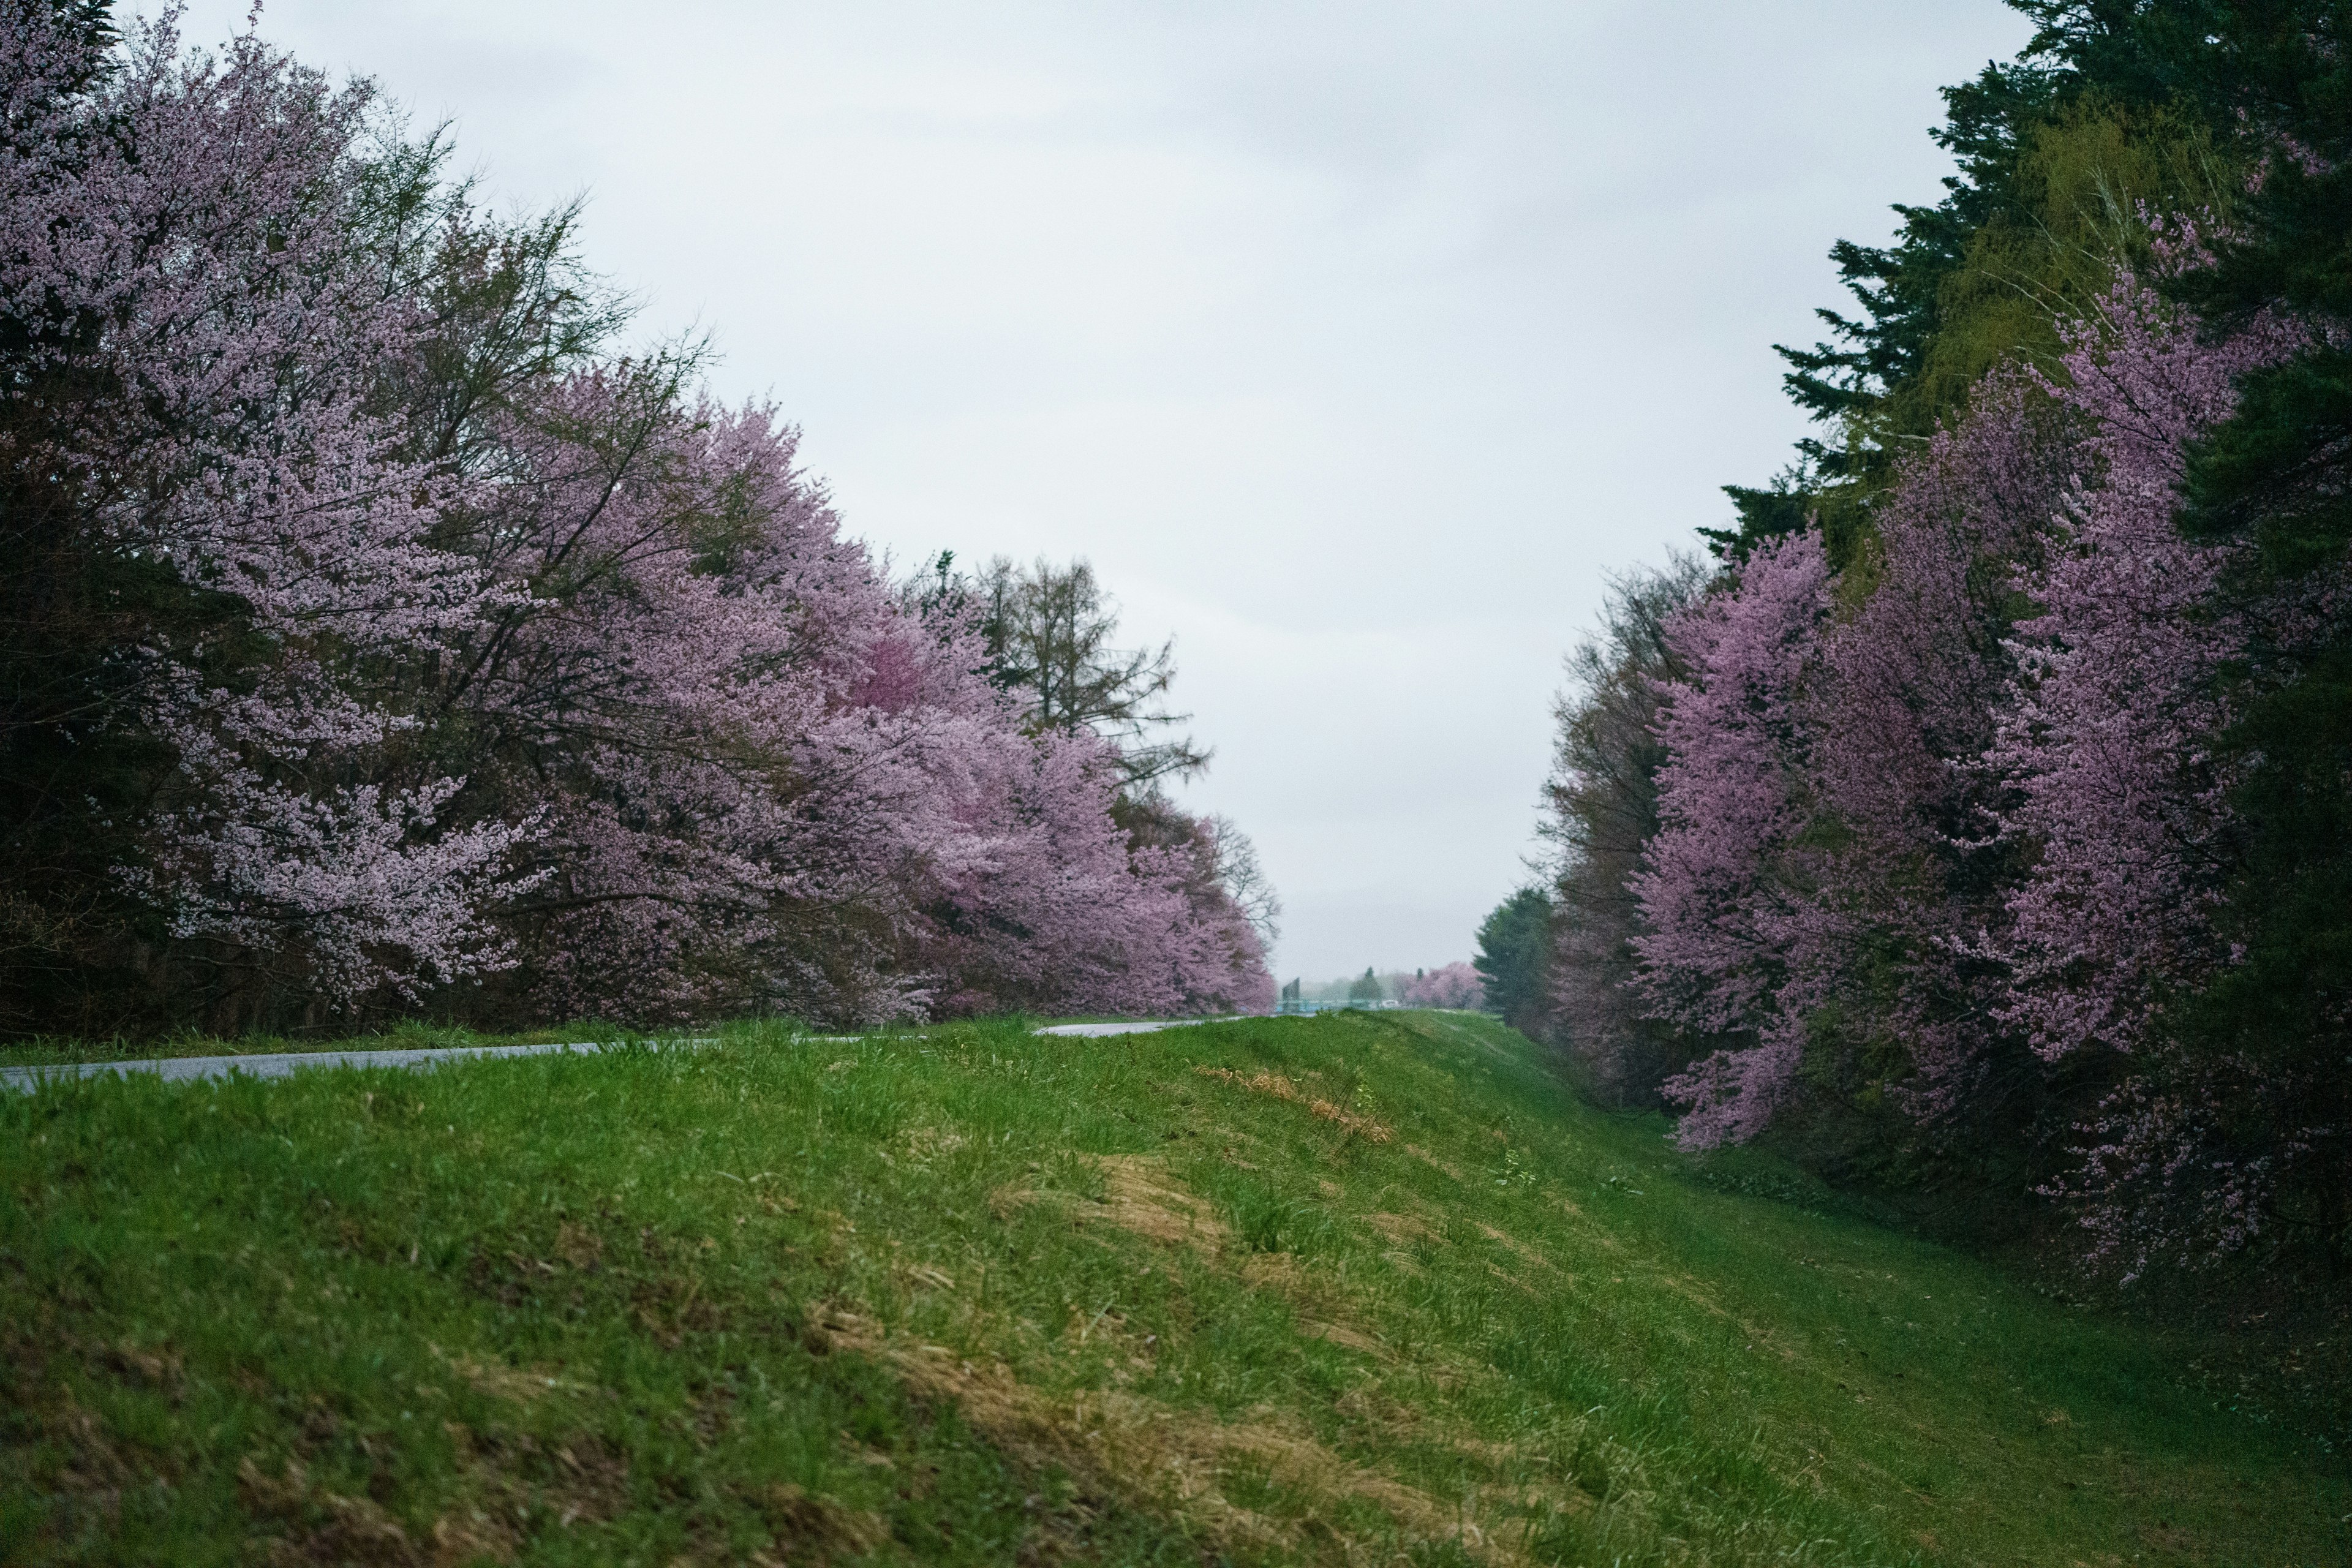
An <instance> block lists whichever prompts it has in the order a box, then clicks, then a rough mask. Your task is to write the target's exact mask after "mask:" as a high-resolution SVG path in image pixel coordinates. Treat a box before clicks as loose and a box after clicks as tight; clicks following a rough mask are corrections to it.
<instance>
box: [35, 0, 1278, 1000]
mask: <svg viewBox="0 0 2352 1568" xmlns="http://www.w3.org/2000/svg"><path fill="white" fill-rule="evenodd" d="M0 104H5V120H0V551H5V568H0V570H5V605H0V826H5V833H6V847H5V854H0V1030H4V1031H5V1032H9V1033H16V1034H23V1033H26V1032H53V1033H99V1034H115V1033H132V1034H136V1033H143V1032H149V1031H153V1030H159V1029H166V1028H174V1027H202V1028H209V1029H215V1030H232V1029H243V1028H271V1029H292V1028H302V1027H326V1026H334V1027H349V1026H356V1025H364V1024H366V1023H368V1022H369V1021H370V1020H372V1019H375V1018H381V1017H384V1016H392V1015H397V1014H402V1013H410V1012H424V1013H429V1014H432V1015H434V1016H441V1017H446V1018H450V1019H453V1020H456V1021H459V1022H466V1023H474V1024H479V1025H484V1026H499V1025H514V1024H521V1023H528V1022H534V1021H539V1020H544V1019H551V1018H558V1017H568V1016H583V1015H594V1016H604V1017H607V1018H613V1019H616V1020H624V1021H628V1022H635V1023H656V1022H662V1021H669V1020H677V1019H683V1018H689V1017H695V1016H709V1015H713V1014H719V1013H737V1012H763V1013H783V1014H791V1015H795V1016H803V1017H809V1018H814V1019H824V1020H830V1021H839V1022H851V1021H864V1022H871V1021H875V1020H879V1019H885V1018H889V1017H894V1016H907V1015H910V1014H923V1013H940V1012H978V1011H987V1010H997V1009H1006V1008H1014V1007H1025V1008H1033V1009H1041V1010H1056V1011H1088V1012H1133V1013H1160V1012H1173V1011H1190V1010H1202V1009H1208V1010H1220V1011H1223V1010H1233V1009H1259V1008H1263V1007H1265V1006H1266V1005H1270V1003H1271V1001H1272V989H1273V988H1272V984H1271V981H1270V980H1269V978H1268V977H1267V974H1266V973H1265V964H1264V962H1263V955H1264V943H1265V935H1266V934H1267V933H1268V931H1269V930H1270V921H1271V920H1272V916H1273V913H1274V910H1273V903H1272V900H1271V897H1270V895H1268V894H1267V892H1266V891H1265V888H1264V887H1263V885H1262V881H1261V879H1259V878H1258V877H1257V875H1256V870H1255V861H1254V859H1253V858H1252V857H1251V855H1250V852H1249V847H1248V845H1247V842H1246V841H1245V840H1244V839H1243V838H1242V837H1240V836H1239V835H1238V834H1237V833H1236V832H1234V829H1233V828H1232V826H1230V825H1229V824H1226V823H1223V822H1221V821H1217V820H1204V819H1201V818H1198V817H1194V816H1189V815H1187V814H1186V813H1184V812H1181V811H1180V810H1178V809H1177V808H1176V807H1175V806H1174V805H1171V803H1170V801H1169V800H1168V798H1167V797H1166V796H1165V795H1164V794H1162V793H1161V791H1160V789H1159V787H1158V781H1159V780H1160V779H1162V778H1164V777H1166V776H1169V775H1171V774H1177V773H1185V772H1188V771H1191V770H1193V769H1196V768H1198V767H1199V766H1200V765H1201V764H1202V763H1203V762H1204V761H1205V760H1206V757H1205V753H1203V752H1200V751H1199V750H1197V749H1196V748H1194V747H1193V746H1192V743H1191V742H1190V741H1189V740H1183V741H1170V740H1165V739H1161V738H1160V737H1161V736H1163V735H1164V734H1165V733H1166V732H1167V728H1168V726H1169V725H1170V724H1171V723H1172V722H1174V721H1175V720H1176V718H1177V716H1175V715H1171V714H1167V713H1165V712H1164V711H1162V710H1160V706H1159V704H1160V700H1161V698H1162V696H1163V694H1164V693H1165V691H1166V689H1167V686H1168V682H1169V680H1170V679H1171V677H1172V666H1171V663H1170V659H1169V650H1168V649H1166V648H1164V647H1163V648H1160V649H1159V650H1156V651H1154V650H1144V651H1143V652H1140V653H1137V652H1129V651H1123V650H1121V649H1118V648H1117V647H1113V646H1112V638H1113V634H1114V630H1115V625H1116V622H1115V618H1114V616H1112V614H1111V612H1110V610H1109V608H1108V605H1107V602H1106V601H1105V599H1104V597H1103V595H1102V594H1101V592H1100V590H1099V589H1098V588H1097V585H1096V584H1095V582H1094V579H1093V577H1092V575H1091V574H1090V573H1088V572H1087V570H1086V569H1085V567H1084V565H1083V563H1080V564H1079V565H1078V566H1076V567H1074V568H1068V567H1054V566H1047V565H1040V566H1037V567H1034V568H1027V569H1016V568H1014V567H1013V566H1010V565H1008V564H1005V563H998V564H996V565H995V566H993V567H992V568H990V569H988V570H986V571H984V572H982V574H979V575H978V576H977V577H968V576H965V575H963V574H958V573H956V572H955V571H954V570H953V569H952V563H951V561H950V559H949V558H948V557H945V556H942V557H941V558H940V560H939V561H938V562H937V563H933V564H932V565H931V566H929V567H928V568H926V569H925V570H924V571H923V572H922V573H921V574H919V575H918V576H917V577H916V578H915V579H914V580H912V581H910V582H903V583H894V582H892V581H891V580H889V579H888V578H887V576H886V574H885V573H884V571H883V569H882V567H881V566H880V565H879V564H878V563H877V562H876V561H875V560H874V559H873V558H872V556H870V555H869V553H868V552H866V550H865V549H864V548H863V547H862V546H860V545H859V544H857V543H856V542H852V541H850V540H848V539H846V538H845V537H844V536H843V535H842V533H841V531H840V527H839V524H838V521H837V520H836V519H835V515H834V513H833V512H832V510H830V509H829V507H828V505H827V502H826V497H825V494H824V489H822V487H821V486H820V485H818V484H817V483H816V482H815V481H814V480H812V479H809V478H808V477H807V476H806V475H805V474H804V473H803V472H802V470H801V469H800V468H797V467H796V466H795V464H796V459H795V441H796V432H795V431H794V430H793V428H792V427H791V426H787V425H784V424H782V423H781V422H780V420H779V418H778V416H777V414H776V412H775V411H774V410H772V409H771V408H769V407H766V406H764V405H747V406H740V407H737V406H728V405H721V404H719V403H718V402H716V401H714V400H713V399H712V398H711V396H710V395H709V394H708V393H707V392H705V391H704V390H703V389H702V385H701V379H700V373H701V370H702V366H703V354H702V353H701V351H700V350H699V348H698V346H697V345H694V344H678V345H672V346H668V347H656V348H652V349H645V350H639V351H637V352H625V350H624V349H623V348H622V347H621V333H622V332H623V331H624V329H625V325H626V321H627V311H626V310H625V306H624V303H623V300H622V297H621V296H620V295H619V294H618V293H616V292H615V291H614V289H611V288H610V287H608V286H607V285H606V284H604V282H603V281H602V280H601V279H598V278H596V277H595V276H594V275H593V274H592V273H591V272H590V271H589V270H588V269H587V268H585V267H583V265H582V263H581V261H580V259H579V257H578V255H577V253H576V249H575V237H576V223H575V219H576V214H575V212H574V211H572V210H571V209H562V210H558V211H554V212H551V213H547V214H545V215H542V216H536V217H526V218H522V219H518V220H507V219H499V218H495V217H492V216H488V214H486V213H485V212H484V211H483V210H482V209H481V207H480V206H479V205H478V203H477V202H476V201H475V200H474V199H473V196H472V195H471V193H470V192H469V191H468V189H467V185H466V184H465V183H464V182H462V181H458V180H454V179H452V178H450V177H449V176H448V175H447V174H446V169H447V166H448V160H449V155H450V149H449V147H448V145H447V143H446V142H445V141H444V140H443V139H442V138H441V137H440V136H438V135H424V136H416V135H412V134H410V133H409V132H407V130H406V129H405V127H404V122H403V121H402V120H401V119H400V117H399V116H398V115H397V114H396V113H395V112H394V111H393V110H391V109H389V108H388V107H387V106H385V105H384V104H383V103H382V102H380V101H379V100H377V98H376V97H375V96H374V95H373V93H372V91H371V90H370V89H369V88H368V87H367V86H366V85H365V84H364V83H361V84H356V85H352V86H349V87H337V86H334V85H333V84H331V83H330V82H329V81H328V80H327V79H325V78H324V77H323V76H321V75H320V73H318V72H316V71H314V70H311V69H310V68H305V67H303V66H300V65H299V64H298V63H296V62H295V61H293V60H291V59H290V58H287V57H286V56H285V55H283V54H281V53H279V52H278V51H276V50H274V49H272V48H270V47H268V46H267V45H265V44H263V43H262V42H260V41H259V40H258V39H257V38H256V37H251V36H246V37H239V38H237V39H236V40H234V41H232V42H231V43H229V44H228V45H227V46H226V47H224V48H223V49H222V50H220V51H219V52H218V53H217V54H211V55H207V54H204V53H199V52H194V51H189V50H185V49H184V48H183V47H181V44H180V41H179V39H178V38H177V37H175V35H174V33H173V26H172V24H171V23H170V22H168V21H166V22H163V23H157V24H141V25H131V24H121V25H118V24H117V22H116V21H115V19H114V18H113V17H112V16H111V15H110V8H109V7H108V6H107V5H104V4H99V3H92V0H0Z"/></svg>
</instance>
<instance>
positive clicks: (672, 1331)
mask: <svg viewBox="0 0 2352 1568" xmlns="http://www.w3.org/2000/svg"><path fill="white" fill-rule="evenodd" d="M1660 1130H1661V1124H1660V1123H1658V1122H1657V1121H1654V1120H1651V1121H1628V1120H1625V1119H1621V1118H1611V1117H1606V1116H1602V1115H1600V1114H1598V1113H1596V1112H1593V1111H1591V1110H1588V1109H1586V1108H1584V1107H1582V1106H1581V1105H1580V1103H1579V1102H1578V1101H1576V1100H1574V1098H1573V1097H1572V1096H1571V1095H1570V1094H1569V1093H1568V1092H1566V1091H1565V1090H1564V1089H1562V1088H1561V1087H1560V1086H1559V1084H1558V1083H1557V1082H1556V1081H1555V1080H1554V1079H1552V1078H1550V1077H1549V1075H1548V1074H1547V1073H1546V1072H1545V1071H1544V1070H1543V1068H1542V1067H1541V1065H1540V1063H1539V1061H1538V1058H1537V1054H1536V1053H1535V1051H1534V1049H1533V1047H1529V1046H1528V1044H1527V1043H1526V1042H1525V1041H1524V1040H1522V1039H1520V1038H1519V1037H1517V1036H1515V1035H1512V1034H1510V1033H1508V1032H1507V1031H1504V1030H1502V1029H1500V1028H1498V1027H1496V1026H1493V1025H1490V1024H1488V1023H1486V1022H1485V1021H1483V1020H1480V1019H1476V1018H1471V1017H1466V1016H1457V1015H1436V1014H1403V1015H1363V1014H1342V1015H1327V1016H1323V1017H1319V1018H1315V1019H1261V1020H1252V1021H1246V1022H1241V1023H1234V1024H1227V1025H1218V1026H1208V1027H1202V1028H1193V1029H1180V1030H1171V1031H1167V1032H1164V1033H1160V1034H1154V1035H1144V1036H1134V1037H1123V1038H1117V1039H1110V1040H1071V1039H1058V1038H1037V1037H1031V1036H1029V1035H1027V1034H1025V1033H1024V1032H1023V1031H1022V1030H1021V1029H1020V1028H1018V1027H1016V1026H1011V1025H1003V1026H997V1025H988V1026H940V1027H936V1028H932V1029H929V1030H926V1031H923V1032H921V1033H919V1034H908V1035H901V1036H896V1037H872V1038H868V1039H863V1040H860V1041H857V1042H856V1043H854V1044H845V1043H825V1042H795V1041H793V1039H791V1038H790V1037H787V1036H785V1035H783V1034H782V1033H780V1032H772V1031H771V1032H762V1031H761V1030H758V1029H748V1028H747V1029H743V1030H740V1031H735V1032H731V1033H730V1034H729V1035H728V1036H727V1037H725V1039H724V1040H723V1042H722V1043H720V1044H718V1045H714V1046H709V1047H701V1048H697V1049H664V1050H656V1049H646V1050H641V1051H632V1052H626V1053H622V1054H618V1055H607V1056H599V1057H593V1058H531V1059H529V1060H524V1061H510V1062H496V1063H483V1064H470V1065H466V1066H461V1067H457V1068H448V1069H445V1070H440V1071H436V1072H432V1073H427V1074H404V1073H396V1072H388V1071H361V1070H341V1071H334V1072H320V1073H315V1074H309V1075H303V1076H300V1077H298V1078H295V1079H288V1080H280V1081H276V1082H268V1083H257V1082H253V1081H250V1080H239V1081H232V1082H228V1083H222V1084H198V1085H185V1086H166V1085H162V1084H158V1083H154V1082H152V1081H143V1082H142V1081H130V1082H120V1081H112V1080H108V1081H102V1082H94V1083H87V1084H72V1085H65V1086H60V1087H54V1088H51V1089H46V1090H44V1091H42V1092H41V1093H39V1094H38V1095H37V1096H27V1095H16V1096H7V1097H0V1559H5V1560H6V1561H9V1562H16V1563H66V1562H137V1563H256V1562H259V1563H311V1562H316V1563H340V1562H353V1563H384V1564H408V1563H420V1564H421V1563H448V1564H455V1563H469V1562H490V1563H647V1564H670V1563H681V1562H682V1563H729V1562H733V1563H758V1564H765V1563H786V1562H791V1563H804V1562H814V1561H833V1562H853V1561H867V1560H870V1561H875V1562H942V1563H983V1562H986V1563H996V1562H1020V1563H1033V1562H1034V1563H1048V1562H1064V1561H1076V1562H1095V1561H1102V1562H1137V1563H1197V1562H1233V1563H1287V1562H1310V1563H1396V1562H1406V1563H1551V1562H1561V1563H1708V1564H1716V1563H1823V1564H1832V1563H2037V1564H2042V1563H2048V1564H2064V1563H2200V1564H2220V1563H2265V1564H2268V1563H2341V1562H2343V1561H2344V1560H2345V1558H2346V1543H2347V1528H2346V1526H2345V1524H2344V1523H2343V1517H2344V1515H2345V1514H2346V1513H2347V1511H2352V1499H2348V1498H2347V1489H2346V1487H2345V1484H2344V1480H2343V1478H2342V1476H2341V1474H2340V1472H2338V1471H2336V1470H2335V1469H2334V1468H2332V1464H2333V1461H2332V1460H2331V1459H2330V1458H2328V1456H2327V1455H2326V1452H2325V1448H2324V1444H2323V1443H2322V1442H2321V1441H2320V1440H2319V1439H2318V1438H2316V1437H2315V1436H2311V1435H2308V1434H2305V1435H2297V1434H2295V1433H2294V1432H2292V1431H2289V1430H2287V1429H2286V1428H2285V1427H2284V1426H2283V1425H2280V1424H2266V1423H2263V1422H2262V1421H2259V1420H2257V1419H2254V1418H2252V1417H2250V1416H2249V1415H2245V1414H2242V1413H2239V1412H2233V1411H2231V1410H2228V1409H2224V1408H2220V1407H2217V1405H2215V1403H2214V1402H2213V1401H2212V1400H2211V1399H2210V1398H2209V1397H2207V1396H2205V1395H2202V1394H2194V1393H2191V1392H2189V1390H2188V1389H2187V1388H2186V1387H2185V1386H2184V1385H2183V1384H2182V1382H2181V1379H2180V1377H2179V1371H2178V1368H2177V1366H2176V1365H2175V1363H2174V1360H2173V1359H2172V1358H2171V1357H2170V1356H2168V1354H2167V1353H2166V1352H2163V1351H2162V1350H2161V1349H2160V1348H2159V1347H2158V1345H2156V1344H2155V1343H2153V1342H2150V1341H2148V1340H2147V1339H2146V1338H2144V1337H2141V1336H2139V1335H2137V1334H2136V1333H2135V1332H2134V1331H2130V1330H2128V1329H2126V1328H2125V1327H2121V1326H2118V1325H2116V1324H2114V1323H2111V1322H2108V1321H2103V1320H2100V1319H2098V1318H2095V1317H2093V1316H2091V1315H2089V1314H2087V1313H2084V1312H2080V1311H2073V1310H2066V1309H2064V1308H2062V1307H2059V1306H2056V1305H2053V1304H2052V1303H2050V1302H2047V1301H2045V1300H2042V1299H2041V1298H2040V1297H2038V1296H2035V1295H2033V1294H2032V1293H2031V1292H2029V1291H2026V1290H2023V1289H2021V1288H2019V1287H2017V1286H2015V1285H2013V1284H2011V1283H2008V1282H2005V1281H2004V1280H2003V1279H2001V1278H2000V1277H1999V1276H1997V1275H1996V1274H1994V1273H1993V1272H1991V1271H1990V1270H1989V1269H1988V1268H1986V1267H1985V1266H1983V1265H1981V1264H1979V1263H1977V1262H1974V1261H1971V1260H1970V1259H1969V1258H1964V1257H1961V1256H1958V1255H1956V1254H1953V1253H1950V1252H1948V1251H1944V1250H1940V1249H1938V1248H1937V1247H1932V1246H1929V1245H1927V1244H1925V1243H1923V1242H1920V1241H1917V1240H1914V1239H1911V1238H1908V1237H1904V1236H1902V1235H1899V1234H1895V1233H1892V1232H1889V1231H1885V1230H1883V1229H1879V1228H1874V1227H1873V1226H1870V1225H1867V1224H1865V1223H1863V1222H1861V1221H1859V1220H1855V1219H1851V1218H1842V1217H1837V1216H1834V1215H1825V1214H1822V1213H1816V1212H1811V1211H1809V1210H1808V1209H1806V1208H1804V1207H1801V1206H1797V1205H1789V1204H1786V1203H1781V1202H1776V1201H1773V1200H1772V1199H1770V1198H1767V1197H1761V1196H1750V1195H1743V1194H1738V1193H1734V1192H1727V1191H1724V1190H1720V1188H1721V1184H1720V1183H1718V1184H1715V1185H1708V1184H1702V1183H1700V1182H1698V1181H1696V1180H1695V1179H1694V1178H1693V1176H1692V1174H1691V1172H1690V1170H1689V1168H1688V1166H1687V1163H1686V1162H1684V1161H1682V1160H1681V1159H1680V1158H1679V1157H1677V1156H1675V1155H1673V1154H1672V1153H1671V1152H1668V1151H1667V1150H1666V1148H1665V1147H1664V1143H1663V1142H1662V1141H1661V1139H1660V1136H1659V1133H1660Z"/></svg>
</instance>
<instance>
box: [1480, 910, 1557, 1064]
mask: <svg viewBox="0 0 2352 1568" xmlns="http://www.w3.org/2000/svg"><path fill="white" fill-rule="evenodd" d="M1550 949H1551V895H1550V894H1549V893H1548V892H1546V891H1545V890H1544V889H1542V888H1539V887H1529V888H1521V889H1519V890H1518V891H1517V892H1515V893H1513V894H1512V895H1511V896H1510V897H1509V898H1507V899H1505V900H1503V901H1502V902H1501V903H1499V904H1497V905H1496V906H1495V908H1494V910H1493V911H1492V912H1491V913H1489V914H1488V915H1487V916H1486V920H1485V921H1482V922H1480V924H1479V927H1478V952H1477V955H1476V956H1475V957H1474V958H1472V959H1471V961H1470V964H1471V967H1472V968H1474V969H1475V970H1476V971H1477V972H1478V980H1479V984H1480V985H1481V986H1482V987H1483V988H1484V992H1485V995H1484V1000H1483V1002H1482V1004H1481V1005H1483V1006H1484V1007H1485V1008H1486V1011H1487V1012H1489V1013H1492V1014H1494V1015H1495V1016H1496V1017H1498V1018H1501V1019H1502V1020H1503V1021H1504V1022H1506V1023H1507V1024H1509V1025H1510V1026H1512V1027H1514V1028H1517V1029H1523V1030H1526V1031H1528V1033H1530V1034H1534V1033H1538V1032H1539V1031H1540V1030H1541V1029H1542V1027H1543V1020H1544V1017H1545V1014H1546V998H1545V977H1546V973H1547V971H1548V969H1549V960H1550Z"/></svg>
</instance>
